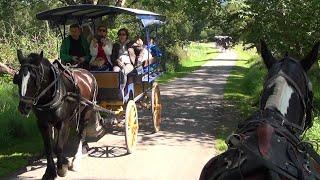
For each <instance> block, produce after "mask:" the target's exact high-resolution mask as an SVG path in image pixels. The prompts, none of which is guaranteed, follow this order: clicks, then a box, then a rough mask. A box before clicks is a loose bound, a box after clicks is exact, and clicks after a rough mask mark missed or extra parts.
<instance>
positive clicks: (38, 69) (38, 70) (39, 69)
mask: <svg viewBox="0 0 320 180" xmlns="http://www.w3.org/2000/svg"><path fill="white" fill-rule="evenodd" d="M23 67H27V68H29V69H32V70H33V71H34V73H35V75H36V93H35V95H34V97H30V96H22V95H21V94H20V101H21V102H24V103H26V104H31V105H33V106H37V105H38V101H39V99H40V98H41V97H43V96H44V95H45V94H46V93H47V92H48V91H49V90H50V88H51V87H52V86H54V85H55V84H56V83H57V81H58V80H59V74H58V75H57V76H56V75H55V79H54V81H53V82H51V83H50V84H49V85H48V86H47V87H46V88H45V89H43V90H42V91H40V90H41V84H42V83H43V82H44V67H43V65H42V64H41V63H40V66H36V65H33V64H30V63H25V64H23V65H21V69H22V68H23ZM51 68H52V70H53V72H54V73H55V74H56V72H55V70H54V68H53V67H51ZM39 77H40V78H39Z"/></svg>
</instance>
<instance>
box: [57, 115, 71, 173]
mask: <svg viewBox="0 0 320 180" xmlns="http://www.w3.org/2000/svg"><path fill="white" fill-rule="evenodd" d="M68 136H69V122H64V121H63V122H61V123H60V126H59V128H58V138H57V144H56V146H55V154H56V156H57V159H58V161H57V168H58V171H57V173H58V175H59V176H60V177H65V176H66V175H67V172H68V166H69V161H68V159H67V158H66V157H65V156H64V155H63V146H64V144H65V143H66V142H67V140H68Z"/></svg>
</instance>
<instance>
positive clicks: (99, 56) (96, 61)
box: [90, 25, 112, 71]
mask: <svg viewBox="0 0 320 180" xmlns="http://www.w3.org/2000/svg"><path fill="white" fill-rule="evenodd" d="M97 30H98V32H97V35H96V36H95V37H94V38H93V39H92V41H91V44H90V54H91V56H92V58H91V61H90V69H91V70H97V71H111V70H112V63H111V57H110V56H111V53H112V42H111V41H110V40H109V39H108V38H107V30H108V29H107V27H106V26H102V25H101V26H99V27H98V29H97Z"/></svg>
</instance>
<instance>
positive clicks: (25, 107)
mask: <svg viewBox="0 0 320 180" xmlns="http://www.w3.org/2000/svg"><path fill="white" fill-rule="evenodd" d="M18 110H19V111H20V113H21V114H22V115H24V116H27V117H28V116H29V114H30V111H31V110H32V104H29V103H25V102H23V101H20V102H19V107H18Z"/></svg>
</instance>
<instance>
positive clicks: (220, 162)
mask: <svg viewBox="0 0 320 180" xmlns="http://www.w3.org/2000/svg"><path fill="white" fill-rule="evenodd" d="M318 49H319V43H317V44H316V45H315V46H314V47H313V49H312V51H311V52H310V53H309V55H307V56H306V57H305V58H304V59H303V60H301V61H297V60H295V59H293V58H291V57H289V56H287V55H286V56H285V57H284V58H283V59H282V60H280V61H278V60H276V59H275V58H274V57H273V56H272V54H271V53H270V52H269V50H268V48H267V46H266V44H265V42H263V41H261V55H262V58H263V61H264V63H265V65H266V67H267V68H268V76H267V79H266V81H265V85H264V89H263V93H262V96H261V99H260V110H259V111H258V112H256V113H255V114H253V115H252V116H251V117H250V118H249V119H247V120H245V121H243V122H241V123H240V124H239V125H238V129H237V131H236V132H235V134H232V135H230V136H229V138H228V140H227V143H228V150H227V151H226V152H224V153H222V154H221V155H218V156H217V157H214V158H212V159H211V160H210V161H209V162H208V163H207V164H206V165H205V167H204V168H203V170H202V173H201V176H200V180H209V179H212V180H214V179H219V180H225V179H230V180H236V179H259V180H260V179H261V180H263V179H266V180H267V179H318V180H319V179H320V158H319V156H318V155H317V153H316V152H315V151H314V150H313V147H312V146H310V144H309V143H307V142H302V141H301V139H300V135H301V134H302V133H303V132H304V131H305V130H306V129H308V128H310V127H311V126H312V100H313V93H312V85H311V83H310V81H309V79H308V77H307V75H306V72H307V71H308V70H309V69H310V68H311V66H312V64H313V63H314V62H315V61H316V60H317V57H318Z"/></svg>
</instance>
